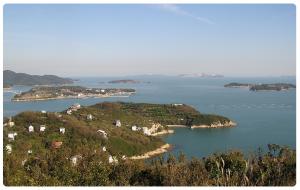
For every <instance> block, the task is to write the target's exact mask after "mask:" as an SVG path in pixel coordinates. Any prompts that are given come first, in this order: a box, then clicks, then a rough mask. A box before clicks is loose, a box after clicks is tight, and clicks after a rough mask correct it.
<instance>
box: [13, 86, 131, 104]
mask: <svg viewBox="0 0 300 190" xmlns="http://www.w3.org/2000/svg"><path fill="white" fill-rule="evenodd" d="M133 93H135V90H134V89H121V88H105V89H104V88H86V87H81V86H55V87H50V86H46V87H41V86H40V87H34V88H32V89H31V90H29V91H27V92H22V93H21V94H16V95H15V96H14V97H13V98H12V101H40V100H54V99H67V98H92V97H94V98H104V97H116V96H119V97H120V96H122V97H123V96H124V97H128V96H130V95H132V94H133Z"/></svg>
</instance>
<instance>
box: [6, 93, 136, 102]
mask: <svg viewBox="0 0 300 190" xmlns="http://www.w3.org/2000/svg"><path fill="white" fill-rule="evenodd" d="M130 95H132V94H128V95H123V96H122V95H101V96H99V95H97V96H80V97H78V96H68V97H64V96H63V97H53V98H32V99H24V98H22V99H14V98H12V99H11V101H12V102H34V101H45V100H62V99H86V98H113V97H116V98H128V97H129V96H130Z"/></svg>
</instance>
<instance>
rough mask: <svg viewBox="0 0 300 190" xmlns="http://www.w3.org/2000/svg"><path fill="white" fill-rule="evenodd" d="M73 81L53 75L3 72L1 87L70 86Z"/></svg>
mask: <svg viewBox="0 0 300 190" xmlns="http://www.w3.org/2000/svg"><path fill="white" fill-rule="evenodd" d="M72 83H73V80H72V79H69V78H61V77H58V76H55V75H43V76H41V75H30V74H26V73H16V72H14V71H10V70H4V71H3V86H7V85H9V86H13V85H27V86H33V85H63V84H72Z"/></svg>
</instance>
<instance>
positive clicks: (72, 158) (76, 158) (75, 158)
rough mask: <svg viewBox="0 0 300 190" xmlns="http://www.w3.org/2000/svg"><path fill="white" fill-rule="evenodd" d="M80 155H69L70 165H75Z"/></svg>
mask: <svg viewBox="0 0 300 190" xmlns="http://www.w3.org/2000/svg"><path fill="white" fill-rule="evenodd" d="M81 158H82V156H81V155H75V156H72V157H71V162H72V166H76V165H77V162H78V161H79V159H81Z"/></svg>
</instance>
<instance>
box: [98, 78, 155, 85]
mask: <svg viewBox="0 0 300 190" xmlns="http://www.w3.org/2000/svg"><path fill="white" fill-rule="evenodd" d="M102 83H103V82H102ZM107 83H110V84H138V83H147V84H149V83H150V82H149V81H148V82H143V81H139V80H132V79H122V80H111V81H108V82H107Z"/></svg>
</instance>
